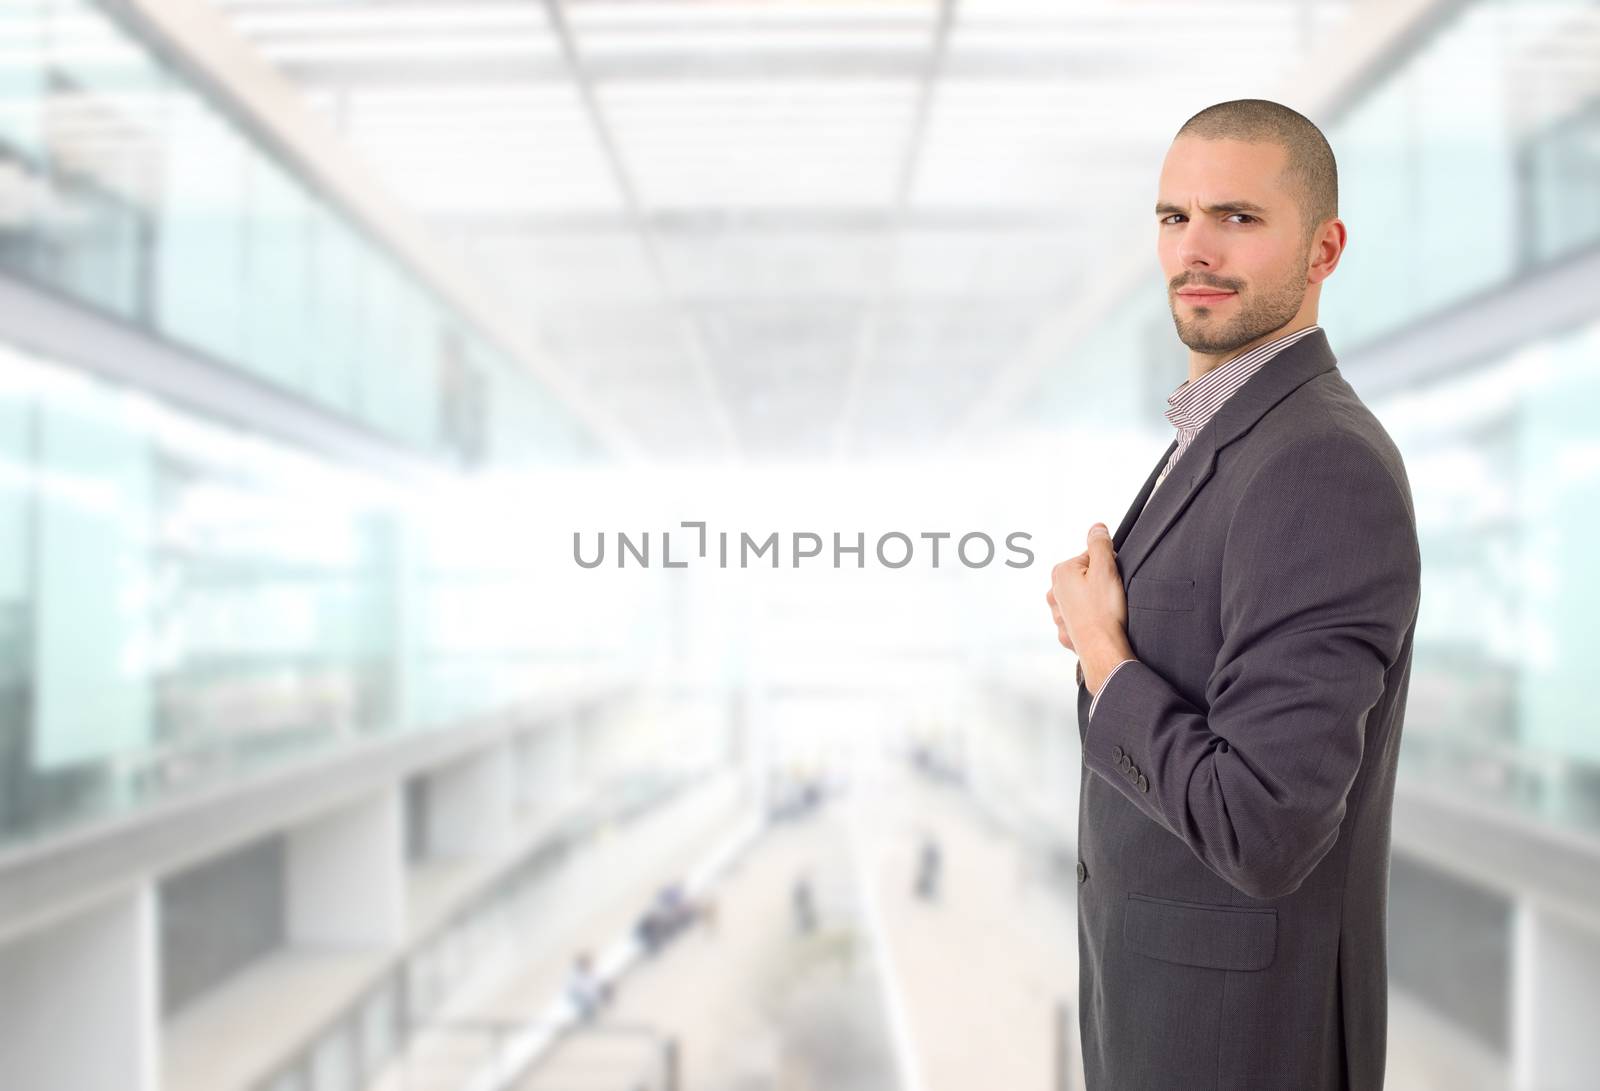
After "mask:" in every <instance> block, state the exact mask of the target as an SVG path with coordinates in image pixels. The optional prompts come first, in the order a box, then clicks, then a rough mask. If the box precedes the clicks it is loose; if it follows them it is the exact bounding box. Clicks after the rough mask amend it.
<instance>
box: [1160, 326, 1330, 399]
mask: <svg viewBox="0 0 1600 1091" xmlns="http://www.w3.org/2000/svg"><path fill="white" fill-rule="evenodd" d="M1316 324H1317V320H1316V317H1315V316H1313V317H1311V318H1300V317H1298V316H1297V317H1295V318H1294V319H1292V320H1290V321H1289V322H1286V323H1284V324H1283V325H1282V326H1279V327H1278V328H1277V329H1275V330H1273V331H1272V332H1270V333H1264V334H1262V335H1261V336H1260V337H1257V338H1256V339H1255V340H1253V341H1249V342H1247V343H1245V344H1243V345H1240V346H1239V347H1238V348H1236V349H1234V350H1233V351H1232V352H1225V353H1222V354H1221V355H1217V356H1212V355H1209V354H1207V353H1203V352H1195V351H1194V350H1193V349H1190V350H1189V381H1190V382H1191V383H1192V382H1194V381H1195V380H1196V379H1198V378H1200V377H1201V376H1202V375H1205V374H1207V373H1208V372H1212V371H1215V370H1216V369H1217V368H1219V367H1221V366H1222V365H1223V364H1226V363H1228V362H1229V361H1230V360H1237V359H1238V358H1239V357H1241V356H1243V355H1244V354H1245V353H1247V352H1249V351H1250V350H1251V349H1254V348H1260V347H1261V346H1262V345H1265V344H1266V343H1267V342H1269V341H1276V340H1277V339H1278V338H1280V337H1287V336H1288V335H1289V334H1291V333H1294V332H1295V331H1296V330H1303V329H1305V328H1306V327H1307V326H1315V325H1316Z"/></svg>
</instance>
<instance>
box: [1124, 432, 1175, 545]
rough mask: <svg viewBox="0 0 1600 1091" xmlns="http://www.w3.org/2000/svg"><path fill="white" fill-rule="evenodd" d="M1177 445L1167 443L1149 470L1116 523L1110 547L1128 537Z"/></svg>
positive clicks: (1173, 442)
mask: <svg viewBox="0 0 1600 1091" xmlns="http://www.w3.org/2000/svg"><path fill="white" fill-rule="evenodd" d="M1177 446H1178V441H1177V440H1173V441H1172V442H1171V443H1169V444H1167V449H1166V450H1165V451H1162V452H1161V458H1160V459H1159V460H1158V461H1157V462H1156V468H1155V469H1153V470H1151V471H1150V476H1149V477H1147V478H1145V479H1144V485H1143V487H1142V488H1140V489H1139V495H1138V496H1136V497H1134V499H1133V505H1132V506H1131V507H1130V508H1128V512H1127V514H1126V515H1124V516H1123V517H1122V522H1120V523H1118V524H1117V532H1116V533H1115V534H1113V535H1112V536H1111V548H1113V549H1121V548H1122V543H1123V541H1124V540H1126V539H1127V537H1128V531H1130V530H1132V529H1133V524H1134V523H1136V522H1138V519H1139V513H1140V512H1141V511H1143V510H1144V503H1145V501H1146V500H1148V499H1150V490H1151V489H1153V488H1155V487H1156V480H1157V479H1158V478H1160V477H1161V468H1162V467H1163V466H1165V465H1166V464H1167V459H1169V458H1171V457H1172V452H1173V450H1174V449H1176V448H1177Z"/></svg>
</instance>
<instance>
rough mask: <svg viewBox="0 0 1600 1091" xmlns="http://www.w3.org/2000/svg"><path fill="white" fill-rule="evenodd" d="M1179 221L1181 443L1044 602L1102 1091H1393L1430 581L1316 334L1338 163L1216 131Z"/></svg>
mask: <svg viewBox="0 0 1600 1091" xmlns="http://www.w3.org/2000/svg"><path fill="white" fill-rule="evenodd" d="M1155 213H1156V218H1157V219H1156V223H1157V232H1158V234H1157V239H1158V244H1157V250H1158V253H1159V255H1160V260H1161V266H1162V272H1163V274H1164V275H1165V277H1166V279H1167V288H1168V302H1169V305H1170V307H1171V310H1172V317H1173V322H1174V324H1175V326H1176V328H1177V333H1178V338H1179V339H1180V340H1181V341H1182V342H1183V343H1184V344H1185V345H1187V346H1188V348H1189V378H1188V380H1187V381H1186V382H1184V383H1183V384H1182V385H1180V386H1179V387H1178V388H1177V389H1176V390H1175V391H1174V392H1173V394H1172V395H1171V396H1170V397H1169V398H1168V399H1167V401H1168V408H1167V417H1168V419H1169V420H1170V421H1172V423H1173V425H1174V426H1175V428H1176V430H1177V437H1176V438H1175V439H1174V440H1173V442H1172V443H1171V444H1170V445H1169V446H1168V448H1167V450H1166V452H1165V453H1164V454H1163V455H1162V458H1161V461H1160V462H1159V463H1158V464H1157V466H1156V467H1155V468H1154V470H1152V471H1151V473H1150V476H1149V478H1148V479H1147V480H1146V481H1145V484H1144V487H1143V488H1142V489H1141V490H1140V492H1139V495H1138V497H1137V498H1136V499H1135V500H1134V502H1133V506H1132V507H1131V508H1130V509H1129V510H1128V513H1127V515H1126V516H1125V517H1124V518H1123V520H1122V524H1121V526H1119V527H1118V529H1117V532H1116V535H1115V536H1114V537H1112V536H1110V535H1108V534H1107V532H1106V528H1105V527H1104V526H1103V525H1102V524H1098V523H1097V524H1095V526H1094V527H1093V528H1091V530H1090V533H1089V539H1088V547H1089V548H1088V549H1087V550H1086V551H1085V552H1084V553H1082V554H1080V555H1079V556H1077V557H1074V558H1072V559H1070V560H1067V561H1064V562H1062V563H1061V564H1058V565H1056V566H1055V568H1054V570H1053V571H1052V573H1051V590H1050V591H1049V592H1048V593H1047V595H1046V599H1047V601H1048V602H1049V605H1050V607H1051V611H1052V614H1053V615H1054V618H1055V621H1056V626H1057V637H1058V639H1059V640H1060V641H1061V643H1062V644H1064V645H1066V646H1067V647H1068V648H1070V649H1072V650H1074V651H1076V653H1077V655H1078V678H1079V688H1078V730H1079V736H1080V739H1081V741H1082V745H1083V763H1084V768H1083V780H1082V793H1081V796H1080V804H1079V813H1078V860H1079V863H1078V883H1079V885H1078V893H1079V902H1078V921H1079V923H1078V932H1079V934H1078V946H1079V954H1080V969H1079V973H1080V1007H1079V1019H1080V1029H1081V1032H1082V1035H1083V1060H1084V1070H1085V1076H1086V1079H1087V1085H1088V1088H1089V1091H1204V1089H1217V1091H1241V1089H1260V1091H1268V1089H1270V1091H1323V1089H1328V1091H1333V1089H1354V1091H1378V1089H1379V1088H1381V1087H1382V1085H1383V1072H1384V1045H1385V1034H1386V1022H1387V1009H1386V995H1387V969H1386V950H1385V917H1386V912H1387V892H1388V875H1389V822H1390V813H1391V810H1392V805H1393V798H1394V776H1395V758H1396V753H1397V750H1398V748H1399V743H1400V726H1401V718H1402V713H1403V710H1404V706H1405V699H1406V690H1407V686H1408V682H1409V675H1410V664H1411V644H1412V636H1413V633H1414V631H1415V627H1416V618H1417V606H1418V602H1419V599H1420V572H1421V558H1420V555H1419V552H1418V547H1417V537H1416V524H1415V518H1414V515H1413V511H1412V503H1411V493H1410V486H1409V484H1408V481H1407V478H1406V474H1405V467H1404V466H1403V465H1402V463H1401V460H1400V454H1399V452H1398V451H1397V450H1396V449H1395V446H1394V444H1393V443H1392V442H1391V441H1390V438H1389V436H1388V434H1387V433H1386V432H1385V431H1384V429H1383V427H1382V426H1381V425H1380V424H1379V423H1378V421H1377V419H1376V418H1375V417H1373V415H1372V413H1371V412H1370V411H1369V410H1368V409H1367V408H1366V406H1365V405H1363V404H1362V402H1361V400H1360V399H1359V398H1358V397H1357V396H1356V394H1355V392H1354V391H1353V390H1352V389H1351V388H1350V386H1349V384H1348V383H1346V382H1345V379H1344V377H1343V376H1342V375H1341V374H1340V372H1339V369H1338V368H1337V367H1336V366H1335V360H1334V356H1333V353H1332V351H1331V350H1330V349H1329V347H1328V340H1327V337H1326V336H1325V334H1324V333H1323V331H1322V328H1321V327H1320V326H1318V325H1317V303H1318V299H1319V297H1320V294H1321V287H1322V282H1323V281H1324V280H1326V279H1327V278H1328V276H1329V275H1330V274H1332V272H1333V270H1334V268H1335V267H1336V266H1337V265H1338V262H1339V256H1340V254H1341V253H1342V251H1343V249H1344V245H1345V237H1346V236H1345V225H1344V224H1343V223H1342V222H1341V221H1340V220H1339V219H1338V211H1337V182H1336V175H1335V168H1334V159H1333V153H1332V151H1331V149H1329V147H1328V144H1327V141H1326V140H1325V139H1324V138H1323V136H1322V134H1321V133H1320V132H1319V131H1318V130H1317V128H1316V127H1315V126H1314V125H1313V124H1312V123H1311V122H1310V121H1308V120H1306V118H1304V117H1302V116H1301V115H1300V114H1298V113H1296V112H1294V111H1293V110H1290V109H1288V108H1287V107H1284V106H1281V105H1279V104H1277V103H1273V102H1267V101H1263V100H1259V99H1243V100H1237V101H1232V102H1224V103H1220V104H1218V105H1215V106H1212V107H1209V108H1207V109H1205V110H1202V111H1201V112H1200V113H1198V114H1196V115H1195V116H1194V117H1192V118H1190V119H1189V121H1187V122H1186V123H1185V124H1184V126H1183V127H1182V128H1181V129H1180V130H1179V132H1178V134H1177V136H1176V138H1175V139H1174V140H1173V142H1172V145H1171V148H1170V149H1169V151H1168V153H1167V156H1166V160H1165V162H1164V164H1163V166H1162V170H1161V181H1160V192H1159V195H1158V199H1157V203H1156V208H1155Z"/></svg>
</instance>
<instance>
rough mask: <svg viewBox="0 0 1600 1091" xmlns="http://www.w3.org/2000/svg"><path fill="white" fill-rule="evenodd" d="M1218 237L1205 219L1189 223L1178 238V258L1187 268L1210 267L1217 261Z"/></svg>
mask: <svg viewBox="0 0 1600 1091" xmlns="http://www.w3.org/2000/svg"><path fill="white" fill-rule="evenodd" d="M1216 244H1217V238H1216V235H1215V234H1214V233H1213V232H1212V230H1211V229H1210V227H1209V226H1207V225H1206V224H1205V222H1204V221H1202V222H1200V223H1195V222H1193V221H1191V222H1189V223H1187V224H1185V225H1184V227H1183V235H1182V237H1181V238H1179V240H1178V260H1179V261H1180V262H1182V263H1183V267H1184V268H1185V269H1194V268H1210V267H1211V266H1213V265H1215V264H1216V262H1217V245H1216Z"/></svg>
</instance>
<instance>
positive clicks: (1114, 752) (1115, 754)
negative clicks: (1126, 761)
mask: <svg viewBox="0 0 1600 1091" xmlns="http://www.w3.org/2000/svg"><path fill="white" fill-rule="evenodd" d="M1111 760H1112V761H1121V760H1122V747H1120V746H1113V747H1112V748H1111Z"/></svg>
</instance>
